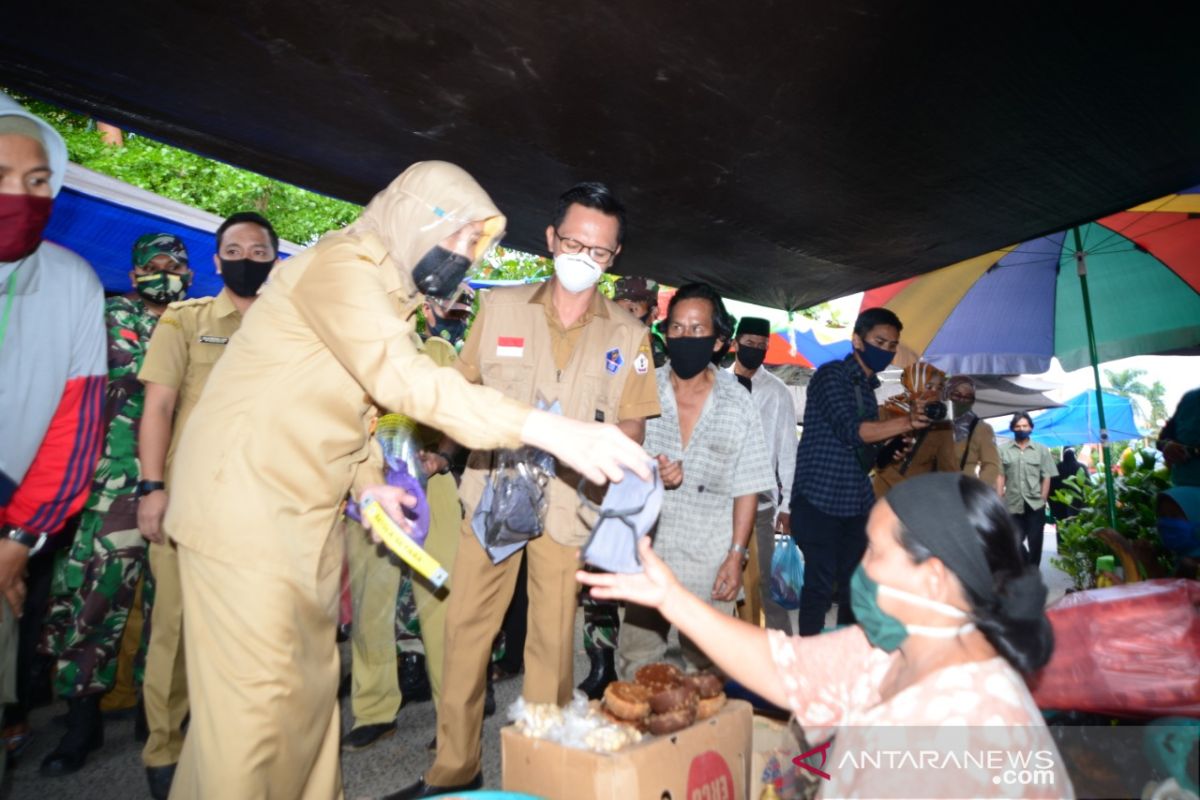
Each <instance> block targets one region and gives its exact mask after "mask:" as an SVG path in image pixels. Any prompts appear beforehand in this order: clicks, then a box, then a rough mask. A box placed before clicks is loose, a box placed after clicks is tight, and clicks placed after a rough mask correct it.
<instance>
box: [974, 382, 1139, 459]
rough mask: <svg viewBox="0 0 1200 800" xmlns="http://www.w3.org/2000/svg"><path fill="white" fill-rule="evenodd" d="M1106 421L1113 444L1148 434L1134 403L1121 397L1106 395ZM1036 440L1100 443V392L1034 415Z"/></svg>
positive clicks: (1054, 444)
mask: <svg viewBox="0 0 1200 800" xmlns="http://www.w3.org/2000/svg"><path fill="white" fill-rule="evenodd" d="M1104 421H1105V422H1107V423H1108V440H1109V441H1110V442H1124V441H1128V440H1130V439H1140V438H1142V437H1143V436H1145V435H1146V434H1145V433H1144V432H1143V431H1141V430H1140V429H1139V428H1138V425H1137V421H1136V420H1135V419H1134V415H1133V403H1132V402H1131V401H1130V400H1129V398H1127V397H1122V396H1121V395H1119V394H1113V393H1112V392H1105V393H1104ZM996 433H997V434H999V435H1000V436H1003V437H1005V438H1009V439H1011V438H1012V433H1011V432H1010V431H1009V430H1008V429H1007V428H1000V429H997V431H996ZM1033 439H1034V441H1037V442H1041V443H1042V444H1044V445H1046V446H1047V447H1073V446H1074V445H1079V444H1098V443H1099V442H1100V421H1099V416H1098V414H1097V410H1096V390H1095V389H1089V390H1087V391H1086V392H1083V393H1082V394H1078V395H1076V396H1075V397H1072V398H1071V399H1070V400H1068V401H1067V402H1066V403H1065V404H1064V405H1063V406H1062V408H1054V409H1051V410H1049V411H1043V412H1042V413H1041V414H1035V415H1033Z"/></svg>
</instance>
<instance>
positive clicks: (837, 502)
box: [791, 308, 929, 636]
mask: <svg viewBox="0 0 1200 800" xmlns="http://www.w3.org/2000/svg"><path fill="white" fill-rule="evenodd" d="M902 328H903V325H902V324H901V323H900V319H899V317H897V316H896V315H895V314H894V313H893V312H891V311H889V310H888V309H886V308H868V309H866V310H864V311H863V312H862V313H861V314H859V315H858V319H857V320H855V322H854V335H853V337H852V339H851V343H852V344H853V346H854V349H853V350H852V351H851V353H850V355H848V356H846V357H845V358H844V359H842V360H841V361H832V362H830V363H828V364H825V365H823V366H822V367H821V368H820V369H818V370H817V371H816V373H815V374H814V375H813V377H812V380H811V381H810V382H809V384H808V391H807V403H806V405H805V408H804V431H803V433H802V434H801V436H800V446H799V447H798V448H797V449H796V476H795V481H794V483H793V485H792V516H791V530H792V538H793V539H795V540H796V544H797V545H798V546H799V547H800V550H801V552H803V553H804V589H803V590H802V591H801V595H800V635H801V636H812V635H814V634H818V633H820V632H821V629H822V628H823V627H824V626H825V613H826V611H828V610H829V606H830V603H831V602H832V600H833V594H834V590H835V588H836V590H837V596H838V618H837V621H838V624H839V625H850V624H853V623H854V621H855V620H854V612H852V611H851V610H850V576H851V574H852V573H853V572H854V568H855V567H856V566H857V565H858V562H859V561H860V560H861V559H862V555H863V552H864V551H865V550H866V546H867V514H868V513H869V512H870V510H871V506H872V505H874V503H875V492H874V491H873V490H872V488H871V478H870V472H871V470H872V469H873V468H874V464H875V457H876V451H877V450H878V447H876V445H880V444H882V443H883V442H886V441H887V440H889V439H891V438H893V437H896V436H902V435H904V434H907V433H911V432H913V431H917V430H921V429H923V428H927V427H929V419H928V417H926V416H925V415H924V414H923V413H921V412H920V410H919V409H913V410H912V412H911V413H910V414H909V415H908V416H902V417H896V418H894V419H889V420H886V421H880V419H879V405H878V403H877V402H876V401H875V387H877V386H878V385H879V379H878V378H877V377H875V376H876V373H879V372H882V371H883V370H885V369H887V367H888V365H889V364H891V363H892V358H893V357H895V355H896V348H898V347H899V346H900V331H901V329H902Z"/></svg>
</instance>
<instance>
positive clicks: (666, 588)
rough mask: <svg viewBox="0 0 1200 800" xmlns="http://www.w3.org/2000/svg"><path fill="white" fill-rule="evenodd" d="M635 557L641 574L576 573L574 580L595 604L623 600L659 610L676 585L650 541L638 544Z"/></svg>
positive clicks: (674, 579) (677, 585)
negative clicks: (590, 596)
mask: <svg viewBox="0 0 1200 800" xmlns="http://www.w3.org/2000/svg"><path fill="white" fill-rule="evenodd" d="M638 556H639V557H640V558H641V559H642V566H643V567H644V568H645V571H644V572H634V573H628V574H614V573H608V572H585V571H583V570H579V571H578V572H576V573H575V579H576V580H577V581H579V582H580V583H582V584H584V585H585V586H591V587H592V589H591V592H592V597H595V598H597V599H599V600H627V601H629V602H631V603H637V604H638V605H642V606H646V607H648V608H658V609H661V608H662V606H663V603H664V602H666V599H667V597H668V595H670V594H671V593H672V592H674V591H676V590H678V589H680V588H681V587H680V585H679V581H678V580H677V579H676V578H675V576H674V575H673V574H671V570H670V569H669V568H668V567H667V565H666V564H665V563H663V560H662V559H661V558H659V557H658V556H657V555H655V554H654V549H653V548H652V547H651V546H650V537H649V536H643V537H642V538H641V539H640V540H639V541H638Z"/></svg>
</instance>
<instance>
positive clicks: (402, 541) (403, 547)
mask: <svg viewBox="0 0 1200 800" xmlns="http://www.w3.org/2000/svg"><path fill="white" fill-rule="evenodd" d="M358 508H359V511H361V512H362V517H363V520H364V521H365V522H366V523H367V525H368V526H369V527H370V528H371V530H373V531H374V532H375V533H377V534H379V538H380V539H382V540H383V543H384V544H386V545H387V546H388V549H389V550H391V551H392V552H393V553H395V554H396V555H397V556H399V557H400V559H401V560H402V561H404V563H405V564H408V565H409V566H410V567H412V568H413V569H414V570H416V572H417V574H419V575H420V576H421V577H423V578H425V579H426V580H427V581H429V582H430V583H431V584H433V588H435V589H440V588H442V586H443V585H445V583H446V581H447V580H448V579H449V578H450V573H449V572H446V570H445V568H444V567H443V566H442V565H441V564H439V563H438V560H437V559H436V558H434V557H433V556H431V555H429V553H427V552H425V550H424V548H422V547H421V545H419V544H417V543H416V542H414V541H413V540H412V538H411V537H410V536H409V535H408V534H407V533H405V532H404V531H402V530H400V526H399V525H397V524H396V520H394V519H392V518H391V517H390V516H388V513H387V512H386V511H384V510H383V506H381V505H379V501H377V500H374V499H372V498H366V499H364V500H361V501H359V504H358Z"/></svg>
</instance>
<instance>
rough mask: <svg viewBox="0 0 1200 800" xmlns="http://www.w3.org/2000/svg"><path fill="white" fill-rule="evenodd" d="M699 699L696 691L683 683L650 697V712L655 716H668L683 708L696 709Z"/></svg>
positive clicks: (661, 690)
mask: <svg viewBox="0 0 1200 800" xmlns="http://www.w3.org/2000/svg"><path fill="white" fill-rule="evenodd" d="M698 699H699V697H698V696H697V694H696V690H695V689H693V688H692V687H690V686H685V685H684V684H682V683H681V684H678V685H677V686H671V687H668V688H666V689H660V690H659V691H657V692H655V693H654V694H652V695H650V710H651V711H653V712H654V713H655V714H667V713H669V712H671V711H677V710H679V709H681V708H695V707H696V701H697V700H698Z"/></svg>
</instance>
